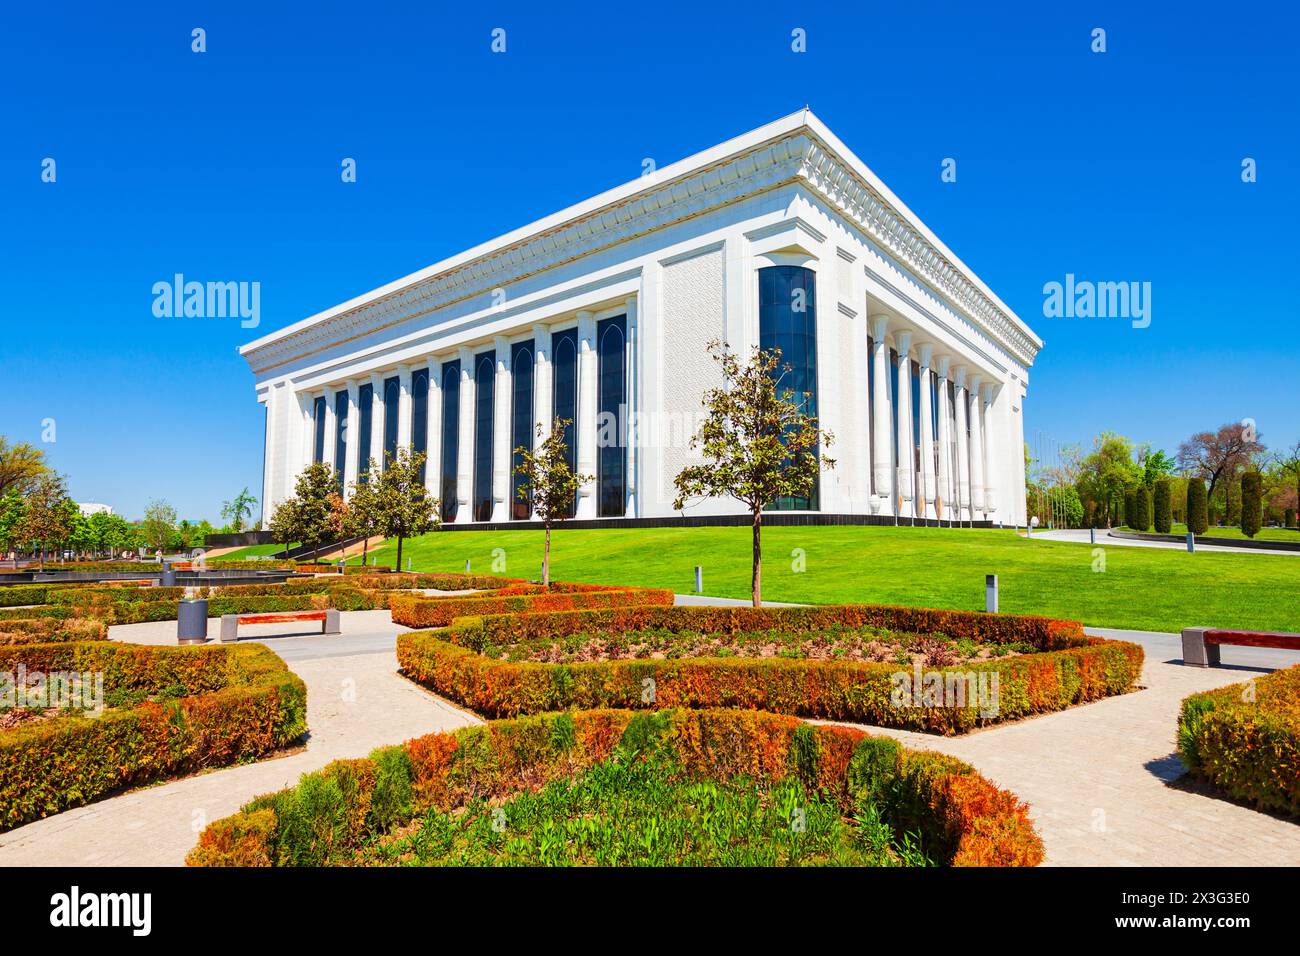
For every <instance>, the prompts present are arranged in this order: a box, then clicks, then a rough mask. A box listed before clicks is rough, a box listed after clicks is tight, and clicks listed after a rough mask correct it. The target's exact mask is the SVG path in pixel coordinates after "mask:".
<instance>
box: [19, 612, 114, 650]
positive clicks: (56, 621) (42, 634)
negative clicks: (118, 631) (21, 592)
mask: <svg viewBox="0 0 1300 956" xmlns="http://www.w3.org/2000/svg"><path fill="white" fill-rule="evenodd" d="M107 639H108V625H107V624H105V623H104V622H103V621H99V620H84V619H81V618H62V619H61V618H54V617H34V618H14V619H9V620H0V644H37V643H40V644H45V643H49V642H53V641H104V640H107Z"/></svg>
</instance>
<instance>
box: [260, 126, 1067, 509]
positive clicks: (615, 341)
mask: <svg viewBox="0 0 1300 956" xmlns="http://www.w3.org/2000/svg"><path fill="white" fill-rule="evenodd" d="M712 340H723V341H725V342H726V343H728V345H729V346H730V348H731V349H732V350H733V351H736V352H739V353H741V354H747V353H748V352H749V350H750V349H751V348H752V347H754V346H756V345H761V346H763V347H770V346H772V345H777V346H779V347H781V349H782V351H783V355H784V359H785V361H786V362H789V363H790V364H791V365H792V366H793V367H794V372H793V374H794V379H795V381H796V383H799V382H802V383H804V386H803V387H806V388H807V389H808V390H809V391H811V392H812V393H813V401H814V402H815V410H816V413H817V415H818V418H819V421H820V424H821V426H822V428H824V429H826V430H828V431H830V432H832V433H833V434H834V436H835V442H834V446H833V447H832V448H831V449H830V450H829V454H830V455H831V457H833V458H835V459H836V462H837V464H836V467H835V468H834V469H827V470H825V471H823V473H822V475H821V480H820V487H819V488H818V491H817V493H816V495H815V496H814V498H813V499H812V500H805V501H794V502H783V503H782V507H783V508H784V509H785V510H806V511H817V512H820V513H821V514H824V515H856V516H869V515H875V516H878V518H877V519H876V520H887V521H890V522H892V521H893V520H894V518H895V516H898V517H901V518H905V519H913V518H927V519H936V518H941V519H943V520H945V521H947V520H954V519H956V520H962V521H975V522H980V521H993V522H999V521H1001V522H1005V523H1008V524H1010V523H1012V522H1020V523H1023V522H1024V520H1025V514H1024V483H1025V475H1024V456H1023V452H1022V448H1023V441H1024V437H1023V436H1024V423H1023V417H1022V415H1023V403H1024V398H1025V392H1026V388H1027V386H1028V382H1029V366H1030V365H1031V364H1032V363H1033V360H1034V357H1035V355H1036V354H1037V352H1038V350H1039V348H1040V347H1041V346H1042V342H1041V340H1040V339H1039V338H1038V337H1037V336H1036V335H1035V334H1034V333H1033V332H1032V331H1031V330H1030V329H1029V327H1028V326H1027V325H1026V324H1025V323H1024V322H1023V321H1022V320H1021V319H1020V318H1019V317H1017V316H1016V315H1015V314H1014V313H1013V312H1012V311H1011V309H1010V308H1008V307H1007V306H1006V305H1005V304H1004V303H1003V302H1002V301H1001V300H1000V299H999V298H998V297H997V296H996V295H995V294H994V293H993V292H992V290H990V289H989V288H988V287H987V286H986V285H985V284H984V283H983V282H981V281H980V279H979V278H978V277H977V276H976V275H975V274H974V273H973V272H972V271H971V270H970V269H969V268H968V267H967V266H966V265H965V264H963V263H962V261H961V260H960V259H958V258H957V256H956V255H954V254H953V253H952V252H951V251H950V250H949V249H948V247H947V246H945V245H944V244H943V242H941V241H940V240H939V238H938V237H937V236H935V235H934V233H932V232H931V231H930V230H929V229H928V228H927V227H926V226H925V225H924V224H923V223H922V222H921V221H920V220H919V219H918V218H917V217H916V216H915V215H914V214H913V213H912V212H911V211H910V210H909V209H908V208H907V207H906V206H905V205H904V204H903V203H902V202H901V201H900V200H899V199H898V197H896V196H895V195H894V194H893V193H892V192H891V191H890V190H889V188H888V187H886V186H885V184H884V183H882V182H881V181H880V180H879V179H878V178H877V177H876V176H875V174H873V173H872V172H871V170H870V169H868V168H867V167H866V165H865V164H863V162H862V161H861V160H859V159H858V158H857V157H856V156H855V155H854V154H853V153H852V152H850V151H849V149H848V148H847V147H846V146H845V145H844V144H843V143H841V142H840V141H839V139H837V138H836V136H835V135H834V134H833V133H832V132H831V131H830V130H829V129H828V128H827V127H826V126H825V125H824V124H823V123H822V122H821V121H820V120H818V119H817V118H816V117H815V116H814V115H813V114H812V113H811V112H809V111H807V110H803V111H800V112H798V113H795V114H793V115H791V116H787V117H785V118H784V119H780V120H777V121H776V122H774V123H770V124H768V125H767V126H763V127H761V128H759V129H756V130H754V131H752V132H750V133H746V134H745V135H743V136H740V137H737V138H736V139H732V140H728V141H727V142H725V143H722V144H721V145H719V146H715V147H713V148H712V149H709V150H706V151H705V152H702V153H699V154H697V155H695V156H692V157H690V158H688V159H684V160H682V161H681V162H678V163H675V164H673V165H671V166H668V167H666V168H662V169H659V170H657V171H655V172H654V173H652V174H650V175H646V176H643V177H642V178H640V179H637V180H635V181H634V182H630V183H627V184H625V185H623V186H620V187H618V188H617V189H612V190H610V191H608V192H605V193H602V194H600V195H599V196H596V197H594V198H592V199H588V200H587V201H585V202H582V203H579V204H578V205H576V206H572V207H570V208H568V209H565V210H562V211H560V212H557V213H555V214H554V215H552V216H549V217H547V218H546V219H543V220H541V221H539V222H535V223H533V224H531V225H528V226H524V227H523V228H521V229H518V230H516V231H514V232H512V233H509V234H508V235H505V236H502V237H500V238H498V239H494V240H492V241H491V242H487V243H484V244H483V245H480V246H476V247H475V248H473V249H470V250H468V251H467V252H464V253H462V254H460V255H457V256H454V257H452V258H450V259H447V260H445V261H443V262H440V263H437V264H436V265H433V266H430V267H429V268H427V269H424V270H422V271H420V272H417V273H415V274H414V275H410V276H407V277H406V278H403V279H399V280H397V281H396V282H392V283H390V284H388V285H386V286H383V287H381V288H379V289H376V290H374V291H373V292H369V293H366V294H365V295H362V296H360V297H358V298H355V299H352V300H350V301H348V302H344V303H342V304H341V305H338V306H336V307H334V308H332V309H328V310H326V311H325V312H321V313H320V314H318V315H314V316H311V317H310V318H307V319H303V320H302V321H300V322H297V323H295V324H293V325H290V326H289V327H287V328H285V329H282V330H281V331H278V332H275V333H272V334H270V335H267V336H265V337H263V338H260V339H258V340H257V341H255V342H252V343H250V344H248V345H246V346H244V347H243V348H242V349H241V350H240V353H241V354H242V355H243V356H244V358H245V359H246V360H247V361H248V363H249V365H250V366H251V368H252V370H253V373H254V375H255V376H256V383H257V396H258V401H259V402H261V403H262V404H263V405H264V406H265V407H266V461H265V487H264V488H263V501H264V503H265V504H266V508H265V511H264V514H265V515H267V516H268V517H269V515H270V514H271V513H272V511H273V510H274V506H275V505H276V504H277V503H278V502H280V501H283V500H284V499H285V498H286V496H288V495H290V494H292V490H293V483H294V478H295V476H296V475H297V474H298V473H299V472H300V471H301V470H302V468H304V467H305V466H306V465H307V464H308V463H310V462H312V461H313V460H316V461H326V462H331V463H333V464H335V465H336V467H337V468H338V469H339V471H340V472H341V479H342V480H343V482H344V484H345V485H346V486H349V487H350V486H351V483H352V482H353V481H355V480H357V478H358V476H359V475H362V476H364V472H365V470H366V462H367V461H368V460H369V459H371V458H373V459H375V460H376V461H378V462H382V461H383V460H384V455H385V453H388V454H391V453H393V452H394V451H395V450H396V449H397V448H398V447H399V446H410V447H413V448H414V449H415V450H417V451H425V452H427V454H428V464H427V467H426V483H427V484H428V487H429V488H430V490H431V491H432V493H433V494H434V495H436V496H437V497H439V498H441V499H442V501H443V506H442V507H443V520H444V521H451V522H456V523H470V522H481V521H492V522H505V521H510V520H528V518H529V515H528V513H527V508H526V506H524V505H521V504H519V503H518V502H517V496H516V493H515V484H516V479H515V478H514V477H513V456H514V452H513V449H515V448H516V447H518V446H519V445H521V444H527V443H529V442H530V441H532V440H533V435H534V432H535V428H536V426H537V424H538V423H541V424H542V425H543V427H546V426H547V425H548V423H549V422H551V421H552V420H553V419H554V418H565V419H570V420H572V421H573V422H574V424H573V425H572V426H571V437H570V447H571V449H572V456H573V461H574V464H575V465H576V467H577V469H578V471H579V472H580V473H582V474H590V475H595V476H597V478H596V480H595V481H593V482H591V483H590V484H588V485H587V486H586V487H584V488H583V489H582V491H581V492H580V494H579V497H578V500H577V502H576V513H575V517H576V518H578V519H599V518H611V519H619V518H643V519H645V518H651V519H652V518H665V517H671V516H674V515H676V514H678V513H677V512H675V511H674V510H673V507H672V504H673V499H674V497H675V494H674V487H673V478H674V476H675V475H676V474H677V472H678V471H679V470H680V469H681V467H682V466H683V465H684V464H686V463H687V461H688V460H689V459H690V457H691V456H692V455H693V454H694V453H693V452H692V451H691V450H690V449H689V448H688V443H687V439H688V438H689V436H690V434H691V433H692V432H693V431H694V429H695V426H696V425H697V423H698V419H699V410H700V402H701V397H702V395H703V393H704V391H705V390H706V389H707V388H709V387H710V386H712V385H713V384H715V383H716V382H717V381H718V372H717V369H716V365H715V363H714V362H713V361H712V360H711V359H710V357H709V356H708V354H707V350H706V346H707V345H708V343H709V342H710V341H712ZM900 423H902V427H901V428H900V427H899V424H900ZM739 510H740V506H739V505H737V504H736V503H735V502H733V501H730V500H711V501H705V502H698V503H695V504H693V505H692V506H690V507H688V508H687V510H686V513H687V514H690V515H721V514H734V513H737V512H738V511H739ZM866 520H871V519H866Z"/></svg>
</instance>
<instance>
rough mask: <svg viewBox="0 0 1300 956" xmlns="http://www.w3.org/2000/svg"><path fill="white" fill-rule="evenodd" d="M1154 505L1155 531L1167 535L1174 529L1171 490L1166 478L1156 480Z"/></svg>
mask: <svg viewBox="0 0 1300 956" xmlns="http://www.w3.org/2000/svg"><path fill="white" fill-rule="evenodd" d="M1154 505H1155V525H1156V531H1157V532H1158V533H1160V534H1168V533H1169V532H1170V531H1171V530H1172V529H1173V527H1174V512H1173V489H1172V487H1171V483H1170V481H1169V479H1168V478H1159V479H1157V480H1156V486H1155V499H1154Z"/></svg>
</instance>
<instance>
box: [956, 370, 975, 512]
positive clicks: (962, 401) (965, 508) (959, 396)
mask: <svg viewBox="0 0 1300 956" xmlns="http://www.w3.org/2000/svg"><path fill="white" fill-rule="evenodd" d="M953 384H954V385H955V386H956V395H955V397H956V400H957V401H956V410H957V423H956V424H957V520H958V521H969V520H970V517H971V509H970V451H969V443H968V441H967V434H966V427H967V425H966V407H967V397H966V370H965V369H964V368H959V369H957V375H956V377H955V378H954V379H953Z"/></svg>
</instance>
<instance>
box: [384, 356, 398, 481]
mask: <svg viewBox="0 0 1300 956" xmlns="http://www.w3.org/2000/svg"><path fill="white" fill-rule="evenodd" d="M401 395H402V384H401V382H399V381H398V379H397V376H396V375H394V376H393V377H392V378H386V379H384V460H383V461H382V462H380V463H379V470H380V471H383V470H385V469H386V468H387V467H388V463H389V462H391V461H392V460H393V459H394V458H396V457H397V405H398V402H399V400H400V398H401Z"/></svg>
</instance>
